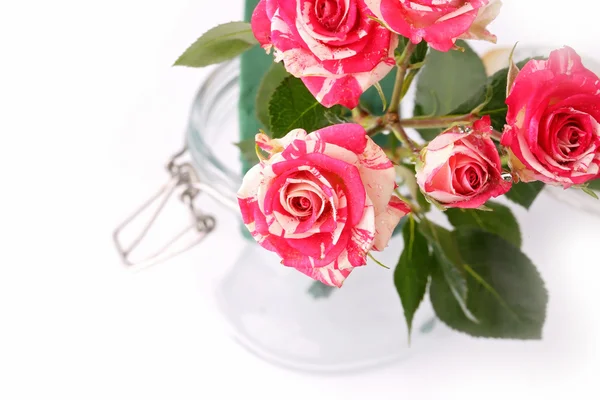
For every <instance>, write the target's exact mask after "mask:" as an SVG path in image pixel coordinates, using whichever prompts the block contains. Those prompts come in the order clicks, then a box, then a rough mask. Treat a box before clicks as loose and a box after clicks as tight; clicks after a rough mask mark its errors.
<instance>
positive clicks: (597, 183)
mask: <svg viewBox="0 0 600 400" xmlns="http://www.w3.org/2000/svg"><path fill="white" fill-rule="evenodd" d="M588 188H590V189H592V190H595V191H597V192H599V191H600V179H596V180H593V181H591V182H590V183H589V185H588Z"/></svg>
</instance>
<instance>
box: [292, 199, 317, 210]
mask: <svg viewBox="0 0 600 400" xmlns="http://www.w3.org/2000/svg"><path fill="white" fill-rule="evenodd" d="M292 206H293V207H294V208H295V209H296V210H298V211H309V210H310V209H311V208H312V203H311V201H310V200H309V199H308V198H306V197H294V198H293V199H292Z"/></svg>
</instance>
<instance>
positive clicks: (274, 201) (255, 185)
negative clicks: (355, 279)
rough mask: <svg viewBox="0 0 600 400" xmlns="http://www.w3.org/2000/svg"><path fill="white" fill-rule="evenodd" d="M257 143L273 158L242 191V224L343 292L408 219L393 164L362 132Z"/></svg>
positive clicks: (338, 129)
mask: <svg viewBox="0 0 600 400" xmlns="http://www.w3.org/2000/svg"><path fill="white" fill-rule="evenodd" d="M256 142H257V144H258V145H259V146H260V147H261V148H262V149H263V150H265V151H266V152H268V153H269V154H270V155H269V158H268V159H266V160H263V161H261V162H260V164H258V165H256V166H254V167H253V168H252V169H251V170H250V171H248V173H247V174H246V176H245V177H244V181H243V183H242V187H241V188H240V190H239V191H238V201H239V205H240V209H241V211H242V217H243V220H244V223H245V224H246V226H247V227H248V229H249V230H250V233H251V234H252V236H253V237H254V239H256V241H257V242H258V243H259V244H260V245H261V246H262V247H264V248H265V249H267V250H270V251H273V252H276V253H277V254H278V255H279V256H280V257H281V258H282V264H283V265H285V266H288V267H293V268H295V269H297V270H298V271H300V272H302V273H304V274H306V275H308V276H310V277H311V278H313V279H317V280H319V281H321V282H323V283H324V284H326V285H331V286H337V287H340V286H341V285H342V283H343V281H344V279H345V278H346V277H347V276H348V275H349V274H350V272H351V271H352V269H353V268H355V267H359V266H362V265H365V264H366V262H367V260H366V257H367V253H368V252H369V251H371V250H376V251H380V250H383V249H384V248H385V247H386V246H387V243H388V241H389V239H390V237H391V235H392V232H393V231H394V228H395V227H396V225H397V224H398V222H399V221H400V219H401V218H402V217H403V216H404V215H406V214H407V213H408V212H409V208H408V206H407V205H406V204H405V203H403V202H402V201H401V200H400V199H399V198H397V197H396V196H394V195H393V194H392V193H393V191H394V188H395V172H394V167H393V165H392V163H391V162H390V160H389V159H388V158H387V157H386V155H385V153H384V152H383V150H382V149H381V148H380V147H379V146H377V145H376V144H375V142H373V141H372V140H371V139H370V138H369V137H368V136H367V135H366V132H365V130H364V128H362V127H361V126H360V125H358V124H340V125H333V126H330V127H327V128H323V129H321V130H318V131H315V132H313V133H310V134H307V133H306V131H304V130H302V129H296V130H293V131H291V132H290V133H288V134H287V135H286V136H285V137H284V138H282V139H278V140H271V139H269V138H268V137H267V136H266V135H264V134H258V135H257V136H256Z"/></svg>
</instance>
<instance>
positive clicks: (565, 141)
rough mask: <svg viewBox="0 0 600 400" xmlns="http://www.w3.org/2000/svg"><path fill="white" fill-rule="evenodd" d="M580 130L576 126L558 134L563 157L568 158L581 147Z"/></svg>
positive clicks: (564, 129)
mask: <svg viewBox="0 0 600 400" xmlns="http://www.w3.org/2000/svg"><path fill="white" fill-rule="evenodd" d="M580 138H581V135H580V130H579V128H577V127H576V126H568V127H566V128H563V129H562V130H561V131H560V132H559V134H558V148H559V149H560V151H561V152H562V154H563V155H565V156H568V155H569V154H570V153H571V152H573V151H574V150H576V149H577V148H578V147H579V139H580Z"/></svg>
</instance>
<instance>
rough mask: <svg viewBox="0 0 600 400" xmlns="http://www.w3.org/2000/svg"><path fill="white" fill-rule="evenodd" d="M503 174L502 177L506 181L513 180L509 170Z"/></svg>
mask: <svg viewBox="0 0 600 400" xmlns="http://www.w3.org/2000/svg"><path fill="white" fill-rule="evenodd" d="M501 176H502V179H504V181H506V182H512V181H513V177H512V175H511V174H509V173H508V172H506V173H504V174H502V175H501Z"/></svg>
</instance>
